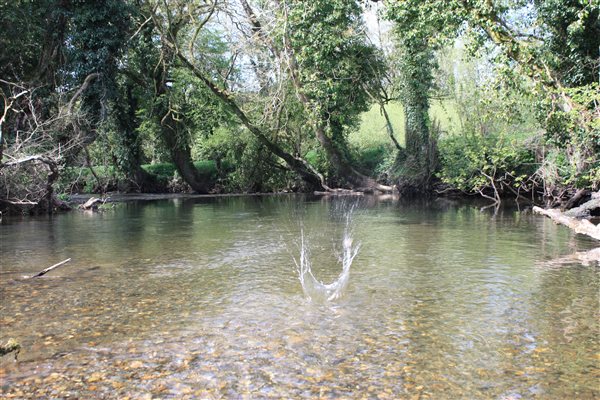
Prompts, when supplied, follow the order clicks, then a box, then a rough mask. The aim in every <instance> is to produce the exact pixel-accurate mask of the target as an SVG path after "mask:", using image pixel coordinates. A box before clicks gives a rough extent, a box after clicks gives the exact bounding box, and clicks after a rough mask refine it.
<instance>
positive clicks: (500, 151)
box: [438, 135, 537, 193]
mask: <svg viewBox="0 0 600 400" xmlns="http://www.w3.org/2000/svg"><path fill="white" fill-rule="evenodd" d="M439 151H440V159H441V170H440V172H439V173H438V177H439V178H441V179H442V181H443V182H445V183H448V184H450V185H452V186H453V187H455V188H458V189H460V190H463V191H465V192H468V193H477V192H483V191H486V190H489V189H490V188H492V187H493V186H496V188H497V189H498V191H500V192H502V191H504V190H505V189H507V186H510V187H511V188H513V189H514V190H523V189H525V190H529V187H528V186H527V185H528V181H529V178H530V177H531V176H532V175H533V173H534V172H535V170H536V168H537V165H536V164H535V162H534V161H535V160H534V154H533V152H532V151H531V150H529V149H527V148H526V147H525V146H524V144H523V143H522V142H519V141H517V140H514V139H513V140H507V139H506V138H505V137H504V136H499V135H488V136H482V135H460V136H452V137H448V138H446V139H444V140H442V142H441V143H440V146H439Z"/></svg>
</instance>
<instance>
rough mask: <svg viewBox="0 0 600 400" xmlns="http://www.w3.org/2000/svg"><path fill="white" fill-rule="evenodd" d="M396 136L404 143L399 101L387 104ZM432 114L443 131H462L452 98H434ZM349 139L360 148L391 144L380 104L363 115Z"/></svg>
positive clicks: (402, 119)
mask: <svg viewBox="0 0 600 400" xmlns="http://www.w3.org/2000/svg"><path fill="white" fill-rule="evenodd" d="M386 110H387V113H388V115H389V116H390V121H391V122H392V128H393V129H394V136H395V137H396V139H397V140H398V142H399V143H400V145H402V146H403V145H404V143H405V138H404V112H403V110H402V105H401V104H400V103H398V102H393V103H390V104H388V105H387V106H386ZM430 116H431V118H432V119H435V120H437V121H439V122H440V126H441V128H442V130H443V131H445V132H448V133H450V134H452V133H456V132H459V131H460V118H459V116H458V111H457V108H456V104H455V103H454V102H453V101H451V100H433V101H432V102H431V109H430ZM348 140H349V142H350V144H351V145H353V146H356V147H358V148H368V147H378V146H381V145H391V144H392V142H391V139H390V137H389V134H388V133H387V130H386V123H385V118H384V117H383V115H382V114H381V112H380V110H379V106H378V105H373V106H372V107H371V109H370V110H369V111H367V112H366V113H364V114H363V115H362V116H361V124H360V128H359V129H358V131H355V132H352V133H350V135H349V137H348Z"/></svg>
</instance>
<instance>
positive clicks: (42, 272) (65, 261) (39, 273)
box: [29, 258, 71, 279]
mask: <svg viewBox="0 0 600 400" xmlns="http://www.w3.org/2000/svg"><path fill="white" fill-rule="evenodd" d="M69 261H71V259H70V258H67V259H66V260H64V261H61V262H59V263H58V264H54V265H53V266H51V267H48V268H46V269H45V270H43V271H40V272H38V273H37V274H35V275H33V276H30V277H29V279H31V278H37V277H39V276H42V275H46V274H47V273H48V272H50V271H52V270H53V269H55V268H58V267H60V266H61V265H64V264H66V263H68V262H69Z"/></svg>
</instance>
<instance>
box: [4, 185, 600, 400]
mask: <svg viewBox="0 0 600 400" xmlns="http://www.w3.org/2000/svg"><path fill="white" fill-rule="evenodd" d="M350 206H354V207H356V208H355V211H354V214H353V216H352V229H351V235H352V239H353V240H354V243H355V244H356V243H360V246H361V247H360V251H359V253H358V255H357V256H356V258H355V259H354V261H353V263H352V266H351V270H350V275H349V279H348V283H347V287H346V289H345V291H344V293H343V294H342V296H341V298H340V299H337V300H335V301H325V300H322V301H317V300H315V299H313V300H312V301H311V300H310V299H309V298H307V296H306V295H305V293H304V291H303V289H302V286H301V284H300V280H299V274H298V271H297V268H296V264H295V263H294V258H296V260H298V258H299V255H300V247H301V240H300V237H301V234H300V232H304V237H305V238H306V242H307V243H308V244H307V246H309V247H310V249H309V250H310V257H311V264H312V272H313V273H314V276H315V277H316V278H317V279H319V280H322V281H323V282H324V283H327V282H331V281H332V280H333V279H335V278H336V277H337V276H338V275H339V274H340V272H341V268H342V267H341V264H340V263H339V260H338V256H340V254H341V253H343V249H344V245H343V235H344V231H345V229H346V220H345V217H344V216H345V211H346V210H347V209H348V207H350ZM594 245H595V243H593V241H591V240H588V239H586V238H585V237H582V236H578V235H574V234H573V233H571V232H570V231H569V230H568V229H566V228H563V227H559V226H556V225H554V224H553V223H552V222H551V221H549V220H548V219H545V218H543V217H538V216H533V215H530V214H523V213H519V212H517V211H516V210H511V209H501V210H499V211H498V212H497V213H494V212H493V210H489V209H488V210H486V211H481V210H480V209H479V208H478V207H476V206H473V205H464V204H458V203H451V202H448V201H436V202H430V203H405V202H399V201H396V200H393V199H390V198H377V197H365V198H357V199H354V198H352V199H348V198H339V199H337V198H334V199H314V198H308V199H307V198H300V197H288V196H284V197H249V198H214V199H206V198H205V199H194V198H190V199H175V200H168V201H157V202H146V203H144V202H138V203H135V202H134V203H126V204H120V205H117V206H116V207H115V208H114V209H112V210H109V211H107V212H104V213H100V214H97V213H96V214H90V213H80V212H72V213H69V214H62V215H57V216H54V217H40V218H25V219H10V220H6V219H5V221H4V223H3V224H2V225H0V251H1V257H0V278H1V281H0V299H1V304H0V327H1V330H0V340H1V341H5V340H6V339H8V338H9V337H14V338H16V339H18V340H19V341H20V342H21V344H22V346H23V350H22V352H21V353H20V355H19V358H18V362H14V361H13V359H12V358H11V356H5V357H3V358H2V360H0V385H1V387H0V394H2V396H4V397H6V398H11V397H15V398H32V399H33V398H66V397H71V398H73V397H75V398H126V397H130V398H133V399H137V398H178V399H179V398H224V399H232V398H249V399H250V398H251V399H257V398H259V399H260V398H302V397H303V398H336V399H337V398H373V399H377V398H379V399H403V398H407V399H427V398H430V399H531V398H540V399H571V398H573V399H574V398H577V399H592V398H598V396H600V388H599V385H598V382H599V378H600V374H599V368H598V367H599V354H600V346H599V343H598V323H597V321H598V316H599V315H598V314H599V312H598V311H599V307H598V300H599V298H598V293H599V289H600V285H599V279H598V267H597V266H595V265H584V264H582V263H581V262H579V261H577V260H576V259H575V258H570V255H572V254H573V253H575V252H577V251H585V250H588V249H591V248H593V247H594ZM69 257H70V258H72V259H73V261H71V262H70V263H69V264H66V265H65V266H62V267H60V268H59V269H57V270H55V271H52V272H50V273H49V274H48V275H46V276H44V277H43V278H38V279H33V280H23V279H22V278H23V276H27V275H31V274H33V273H35V272H37V271H39V270H41V269H43V268H45V267H47V266H49V265H52V264H54V263H56V262H58V261H61V260H63V259H66V258H69Z"/></svg>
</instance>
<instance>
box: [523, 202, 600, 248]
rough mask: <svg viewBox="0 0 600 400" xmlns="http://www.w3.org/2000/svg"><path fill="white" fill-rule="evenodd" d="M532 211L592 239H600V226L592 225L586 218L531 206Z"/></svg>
mask: <svg viewBox="0 0 600 400" xmlns="http://www.w3.org/2000/svg"><path fill="white" fill-rule="evenodd" d="M533 212H535V213H538V214H542V215H545V216H547V217H549V218H551V219H552V220H553V221H554V222H556V223H558V224H562V225H565V226H567V227H569V228H571V229H572V230H574V231H575V232H576V233H581V234H583V235H588V236H590V237H592V238H594V239H597V240H600V226H598V225H594V224H593V223H591V222H590V221H589V220H587V219H577V218H574V217H571V216H569V215H567V214H566V213H563V212H562V211H560V210H557V209H547V210H545V209H543V208H540V207H533Z"/></svg>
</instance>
